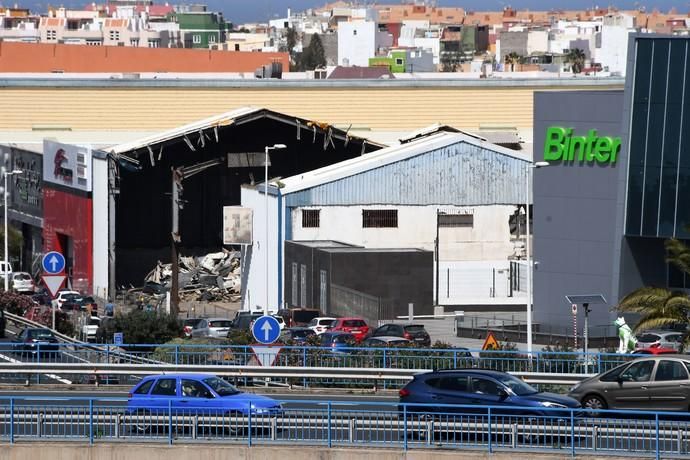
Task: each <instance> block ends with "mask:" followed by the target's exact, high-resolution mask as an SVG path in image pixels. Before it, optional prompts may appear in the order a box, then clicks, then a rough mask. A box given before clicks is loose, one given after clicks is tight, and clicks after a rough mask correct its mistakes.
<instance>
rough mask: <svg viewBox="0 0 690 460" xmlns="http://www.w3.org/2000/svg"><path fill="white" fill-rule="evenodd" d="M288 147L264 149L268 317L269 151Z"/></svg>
mask: <svg viewBox="0 0 690 460" xmlns="http://www.w3.org/2000/svg"><path fill="white" fill-rule="evenodd" d="M286 148H287V145H285V144H274V145H272V146H268V145H267V146H266V148H265V149H264V154H265V156H264V180H265V182H264V195H265V196H264V200H265V209H266V222H265V226H266V228H265V229H264V231H265V233H264V236H265V240H264V244H265V245H266V247H265V248H264V252H265V253H266V254H265V258H266V303H265V304H264V315H266V316H268V151H269V150H280V149H286Z"/></svg>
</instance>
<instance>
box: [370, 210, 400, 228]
mask: <svg viewBox="0 0 690 460" xmlns="http://www.w3.org/2000/svg"><path fill="white" fill-rule="evenodd" d="M397 227H398V210H397V209H365V210H363V211H362V228H397Z"/></svg>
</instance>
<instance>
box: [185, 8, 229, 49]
mask: <svg viewBox="0 0 690 460" xmlns="http://www.w3.org/2000/svg"><path fill="white" fill-rule="evenodd" d="M175 17H176V19H177V22H178V24H179V26H180V34H181V36H182V42H183V43H184V47H185V48H206V49H208V48H209V47H210V46H212V45H216V44H218V43H222V42H224V41H225V34H226V33H227V31H228V30H229V27H228V26H229V25H228V23H226V22H225V20H224V19H223V15H222V13H215V12H210V11H200V12H185V13H181V12H177V13H176V14H175Z"/></svg>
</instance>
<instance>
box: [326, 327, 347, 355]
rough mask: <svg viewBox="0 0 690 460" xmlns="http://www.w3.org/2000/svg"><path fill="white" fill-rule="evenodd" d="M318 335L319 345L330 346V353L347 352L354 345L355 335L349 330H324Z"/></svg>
mask: <svg viewBox="0 0 690 460" xmlns="http://www.w3.org/2000/svg"><path fill="white" fill-rule="evenodd" d="M320 337H321V346H322V347H328V348H330V349H331V353H347V352H348V351H349V350H348V348H351V347H354V346H355V336H354V335H352V334H350V333H349V332H324V333H323V334H321V336H320Z"/></svg>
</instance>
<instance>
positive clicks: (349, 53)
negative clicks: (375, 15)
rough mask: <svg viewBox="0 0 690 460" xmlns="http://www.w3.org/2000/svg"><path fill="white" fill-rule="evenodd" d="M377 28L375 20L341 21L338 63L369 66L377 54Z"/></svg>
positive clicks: (339, 26)
mask: <svg viewBox="0 0 690 460" xmlns="http://www.w3.org/2000/svg"><path fill="white" fill-rule="evenodd" d="M377 35H378V34H377V30H376V23H375V22H374V21H361V20H358V21H351V22H341V23H339V25H338V65H342V66H360V67H367V66H369V58H372V57H374V56H376V50H377V49H378V46H377V45H378V44H377Z"/></svg>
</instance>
